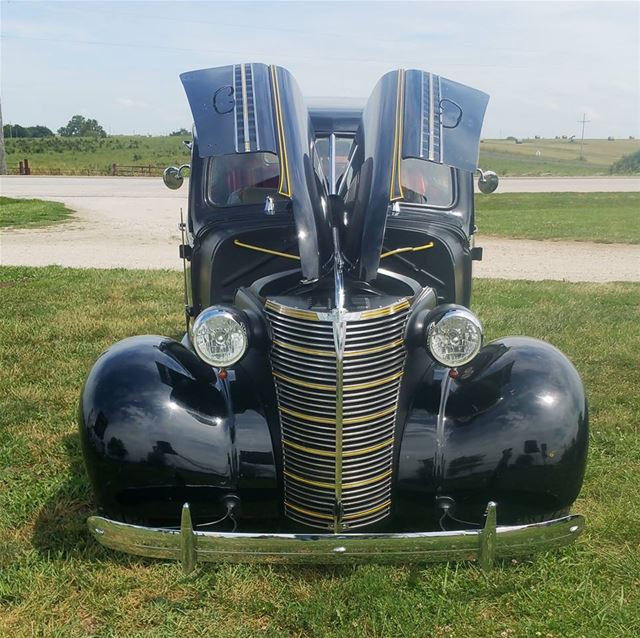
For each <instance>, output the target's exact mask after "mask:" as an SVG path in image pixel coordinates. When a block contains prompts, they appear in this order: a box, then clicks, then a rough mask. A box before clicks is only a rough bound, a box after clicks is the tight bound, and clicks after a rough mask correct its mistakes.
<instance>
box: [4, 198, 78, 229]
mask: <svg viewBox="0 0 640 638" xmlns="http://www.w3.org/2000/svg"><path fill="white" fill-rule="evenodd" d="M71 215H73V211H72V210H70V209H69V208H67V207H66V206H65V205H64V204H62V203H60V202H46V201H44V200H42V199H13V198H12V197H0V228H34V227H38V226H50V225H51V224H56V223H57V222H62V221H65V220H67V219H69V218H70V217H71Z"/></svg>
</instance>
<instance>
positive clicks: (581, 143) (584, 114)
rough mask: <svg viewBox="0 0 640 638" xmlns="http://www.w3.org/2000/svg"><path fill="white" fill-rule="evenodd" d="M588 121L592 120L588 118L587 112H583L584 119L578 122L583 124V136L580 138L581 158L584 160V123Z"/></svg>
mask: <svg viewBox="0 0 640 638" xmlns="http://www.w3.org/2000/svg"><path fill="white" fill-rule="evenodd" d="M587 122H591V120H588V119H587V114H586V113H583V114H582V119H581V120H578V124H582V137H581V138H580V159H581V160H583V159H584V155H583V154H582V147H583V146H584V125H585V124H586V123H587Z"/></svg>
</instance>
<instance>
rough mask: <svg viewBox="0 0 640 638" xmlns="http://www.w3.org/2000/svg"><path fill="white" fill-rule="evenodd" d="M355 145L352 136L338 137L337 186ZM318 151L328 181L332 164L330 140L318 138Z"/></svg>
mask: <svg viewBox="0 0 640 638" xmlns="http://www.w3.org/2000/svg"><path fill="white" fill-rule="evenodd" d="M352 145H353V137H352V136H346V135H343V136H340V135H336V157H335V162H336V184H337V183H338V182H339V181H340V178H341V177H342V174H343V173H344V171H345V169H346V168H347V162H348V161H349V151H350V150H351V146H352ZM316 150H317V151H318V155H319V156H320V162H321V163H322V172H323V173H324V174H325V176H326V177H327V179H330V176H331V164H330V161H329V152H330V138H328V137H318V138H317V139H316Z"/></svg>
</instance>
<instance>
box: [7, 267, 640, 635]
mask: <svg viewBox="0 0 640 638" xmlns="http://www.w3.org/2000/svg"><path fill="white" fill-rule="evenodd" d="M180 282H181V275H180V274H179V273H169V272H142V271H125V270H119V271H99V270H84V271H81V270H71V269H62V268H57V267H50V268H43V269H36V268H9V267H5V268H2V269H0V341H1V342H2V344H3V348H2V349H0V384H1V387H2V389H3V391H2V393H1V394H0V423H1V425H0V486H1V490H0V635H1V636H12V638H14V637H15V638H21V637H23V636H56V637H60V638H62V637H64V638H75V637H80V636H100V637H101V638H107V637H116V636H118V637H120V636H127V637H128V638H130V637H136V636H166V637H169V636H176V635H179V636H181V637H184V638H189V637H192V636H193V637H196V636H197V637H200V636H208V637H211V638H216V637H227V636H234V637H235V636H240V637H248V636H269V637H276V636H283V637H284V636H300V637H302V636H305V637H307V636H308V637H312V638H316V637H322V636H331V637H334V636H335V637H352V636H365V637H369V636H389V637H392V636H393V637H395V636H398V637H400V636H420V637H421V636H438V637H446V638H449V637H464V638H486V637H487V636H496V637H499V638H517V637H520V636H523V637H529V636H532V637H535V636H542V637H546V638H560V637H573V636H585V637H588V638H591V637H595V636H598V638H607V637H612V638H613V637H616V638H618V637H620V636H629V637H632V636H637V635H639V634H640V553H639V552H638V546H639V544H640V501H638V498H637V495H638V493H639V491H640V436H639V435H640V405H639V397H638V386H637V370H638V364H639V360H638V359H639V356H640V355H639V354H638V353H640V331H639V330H638V325H639V322H640V316H639V315H640V312H639V308H640V285H638V284H607V285H600V284H584V283H583V284H567V283H560V282H540V283H530V282H505V281H491V280H484V281H477V282H476V288H475V302H474V308H475V310H476V312H478V314H479V316H480V317H481V318H482V320H483V323H484V324H485V327H486V330H487V333H488V336H489V338H493V337H496V336H498V335H502V334H508V333H512V334H530V335H532V336H536V337H540V338H543V339H548V340H549V341H551V342H552V343H554V344H555V345H556V346H558V347H559V348H561V349H562V350H564V351H565V352H566V353H567V354H568V355H569V356H570V357H571V358H572V360H573V361H574V363H575V364H576V366H577V368H578V370H579V371H580V372H581V374H582V376H583V379H584V381H585V384H586V387H587V390H588V394H589V397H590V401H591V417H592V431H591V440H590V445H591V447H590V458H589V466H588V470H587V476H586V482H585V486H584V488H583V491H582V494H581V497H580V499H579V501H578V503H577V504H576V507H575V509H576V511H578V512H581V513H584V514H585V515H586V516H587V521H588V527H587V531H586V532H585V534H584V535H583V536H582V537H581V538H580V539H579V541H578V542H577V543H576V544H575V545H574V546H572V547H569V548H566V549H565V550H562V551H559V552H556V553H550V554H547V555H538V556H534V557H532V558H531V559H528V560H518V561H505V562H504V563H501V564H499V565H498V567H497V568H496V569H495V570H494V571H493V572H491V573H490V574H489V575H485V574H483V573H482V572H480V571H479V570H478V569H477V568H476V567H475V566H473V565H472V564H465V563H461V564H450V565H446V564H440V565H433V566H429V567H427V568H424V567H416V568H409V567H382V566H375V565H370V566H362V567H346V566H345V567H336V568H321V567H306V568H285V567H278V566H256V567H250V566H225V567H215V566H211V565H209V566H203V567H199V568H198V570H197V571H196V572H195V573H194V574H193V575H191V576H189V577H184V576H182V574H181V572H180V570H179V567H178V565H177V564H165V563H162V562H155V561H151V560H144V559H138V558H135V557H128V556H124V555H119V554H117V553H114V552H111V551H108V550H105V549H102V548H101V547H100V546H99V545H97V544H96V543H95V542H94V541H93V540H92V539H90V538H89V536H88V533H87V531H86V528H85V523H84V521H85V518H86V516H87V515H88V514H90V513H91V512H92V511H93V508H94V506H93V504H92V502H91V495H90V493H89V490H88V488H87V481H86V479H85V475H84V468H83V466H82V460H81V456H80V450H79V445H78V438H77V434H76V426H75V413H76V405H77V399H78V393H79V388H80V386H81V384H82V381H83V378H84V376H85V375H86V373H87V371H88V369H89V367H90V366H91V364H92V362H93V361H94V360H95V358H96V357H97V356H98V354H99V353H100V352H101V351H102V350H103V349H104V348H106V347H107V346H108V345H110V344H111V343H113V342H114V341H115V340H118V339H120V338H123V337H125V336H129V335H132V334H140V333H155V334H166V335H170V336H174V337H179V336H180V334H181V330H182V316H181V308H182V302H181V283H180Z"/></svg>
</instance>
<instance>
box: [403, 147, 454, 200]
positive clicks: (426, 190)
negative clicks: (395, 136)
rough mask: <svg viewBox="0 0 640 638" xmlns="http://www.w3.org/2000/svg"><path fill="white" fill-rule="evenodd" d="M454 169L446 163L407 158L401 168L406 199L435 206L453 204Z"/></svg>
mask: <svg viewBox="0 0 640 638" xmlns="http://www.w3.org/2000/svg"><path fill="white" fill-rule="evenodd" d="M452 173H453V171H452V170H451V168H450V167H449V166H447V165H446V164H435V163H433V162H427V161H425V160H419V159H414V158H407V159H403V160H402V166H401V170H400V175H401V181H402V192H403V194H404V198H403V199H404V201H405V202H408V203H411V204H423V205H426V206H433V207H435V208H449V207H451V206H452V205H453V201H454V192H453V175H452Z"/></svg>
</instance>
